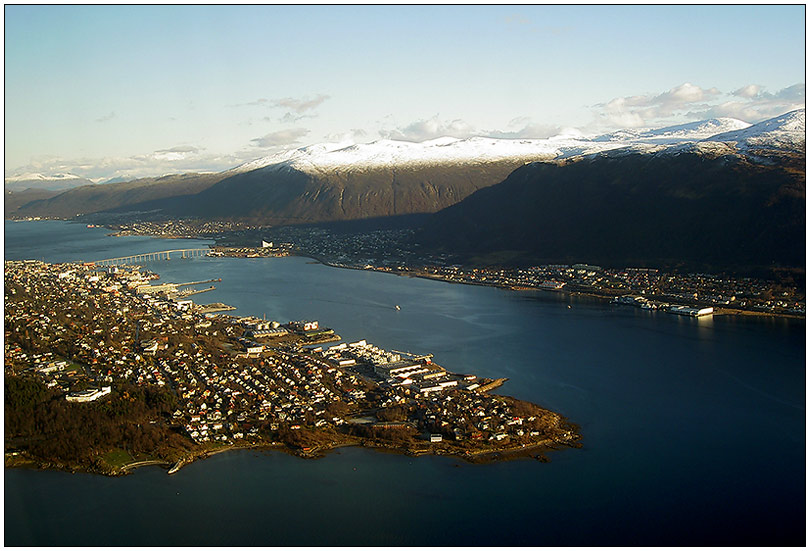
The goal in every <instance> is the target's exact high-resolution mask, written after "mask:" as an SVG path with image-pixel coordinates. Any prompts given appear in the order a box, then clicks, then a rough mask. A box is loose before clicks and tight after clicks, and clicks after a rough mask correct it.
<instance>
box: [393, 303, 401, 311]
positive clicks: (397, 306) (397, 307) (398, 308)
mask: <svg viewBox="0 0 810 551" xmlns="http://www.w3.org/2000/svg"><path fill="white" fill-rule="evenodd" d="M394 308H396V309H397V310H402V308H400V307H399V304H397V305H396V306H394Z"/></svg>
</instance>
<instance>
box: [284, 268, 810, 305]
mask: <svg viewBox="0 0 810 551" xmlns="http://www.w3.org/2000/svg"><path fill="white" fill-rule="evenodd" d="M290 256H298V257H300V258H311V259H312V260H314V261H316V262H317V263H319V264H322V265H324V266H329V267H330V268H339V269H346V270H359V271H364V272H376V273H381V274H390V275H395V276H400V277H414V278H419V279H427V280H431V281H443V282H445V283H451V284H455V285H473V286H478V287H493V288H495V289H503V290H504V291H511V292H515V293H537V292H544V293H554V294H558V295H562V296H564V297H569V296H583V297H590V298H596V299H600V300H603V301H607V302H610V301H611V300H613V299H614V298H616V297H617V296H622V295H605V294H599V293H588V292H585V291H567V290H565V289H558V290H554V289H541V288H539V287H538V288H533V287H519V288H516V287H515V286H513V285H499V284H496V283H484V282H477V281H455V280H452V279H446V278H444V277H439V276H431V275H427V274H420V273H413V272H404V271H394V270H391V271H387V270H369V269H366V268H361V267H359V266H346V265H343V264H333V263H330V262H328V261H325V260H322V259H320V258H317V257H315V256H310V255H290ZM625 294H629V293H625ZM712 307H713V308H714V309H715V310H714V313H713V315H714V316H758V317H770V318H785V319H797V320H804V319H806V317H805V316H800V315H798V314H787V313H783V312H761V311H758V310H742V309H739V308H724V307H722V306H716V307H715V306H712Z"/></svg>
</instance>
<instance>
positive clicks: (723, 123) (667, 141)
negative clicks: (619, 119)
mask: <svg viewBox="0 0 810 551" xmlns="http://www.w3.org/2000/svg"><path fill="white" fill-rule="evenodd" d="M749 126H751V125H750V124H749V123H747V122H744V121H741V120H738V119H732V118H728V117H722V118H718V119H709V120H705V121H697V122H689V123H686V124H678V125H675V126H667V127H665V128H655V129H649V128H646V129H633V128H631V129H624V130H617V131H616V132H612V133H610V134H603V135H601V136H597V137H596V138H594V141H600V142H602V141H619V142H637V141H640V142H645V143H655V144H660V145H672V144H676V143H679V142H687V141H695V140H702V139H705V138H710V137H711V136H714V135H716V134H720V133H721V132H732V131H735V130H742V129H744V128H748V127H749Z"/></svg>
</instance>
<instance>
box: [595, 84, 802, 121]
mask: <svg viewBox="0 0 810 551" xmlns="http://www.w3.org/2000/svg"><path fill="white" fill-rule="evenodd" d="M804 98H805V86H804V84H803V83H800V84H794V85H793V86H788V87H787V88H784V89H782V90H779V91H778V92H776V93H774V94H771V93H769V92H765V91H764V90H763V88H762V87H761V86H759V85H756V84H748V85H746V86H743V87H741V88H738V89H737V90H734V91H732V92H728V93H724V92H721V91H720V90H718V89H717V88H714V87H712V88H701V87H700V86H697V85H694V84H692V83H689V82H685V83H683V84H681V85H679V86H676V87H675V88H672V89H670V90H668V91H666V92H662V93H660V94H647V95H641V96H625V97H619V98H613V99H612V100H610V101H608V102H606V103H600V104H597V105H595V106H594V107H593V109H594V115H595V123H594V126H595V127H597V128H605V127H608V128H610V129H615V128H634V127H649V126H659V125H666V124H674V123H677V122H683V121H684V119H687V120H701V119H708V118H712V117H734V118H737V119H741V120H744V121H746V122H751V123H754V122H759V121H762V120H764V119H767V118H770V117H775V116H777V115H780V114H782V113H785V112H787V111H791V110H793V109H799V108H802V107H804Z"/></svg>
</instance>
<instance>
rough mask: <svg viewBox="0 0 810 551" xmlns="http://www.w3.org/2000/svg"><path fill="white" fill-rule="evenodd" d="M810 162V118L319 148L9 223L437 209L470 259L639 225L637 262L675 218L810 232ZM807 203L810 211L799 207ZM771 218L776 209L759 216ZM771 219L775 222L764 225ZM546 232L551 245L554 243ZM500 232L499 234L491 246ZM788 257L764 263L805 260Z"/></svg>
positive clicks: (94, 197)
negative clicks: (808, 195) (808, 162)
mask: <svg viewBox="0 0 810 551" xmlns="http://www.w3.org/2000/svg"><path fill="white" fill-rule="evenodd" d="M804 159H805V112H804V110H803V109H802V110H798V111H794V112H791V113H787V114H785V115H782V116H780V117H776V118H774V119H770V120H767V121H764V122H761V123H759V124H755V125H750V124H748V123H745V122H743V121H739V120H736V119H731V118H719V119H710V120H707V121H699V122H694V123H688V124H683V125H677V126H670V127H666V128H659V129H630V130H620V131H617V132H613V133H610V134H602V135H599V136H592V137H584V136H580V135H567V136H557V137H554V138H548V139H542V140H535V139H517V140H505V139H494V138H481V137H475V138H468V139H456V138H439V139H435V140H431V141H427V142H422V143H412V142H403V141H394V140H380V141H376V142H372V143H368V144H331V143H328V144H317V145H312V146H308V147H303V148H299V149H293V150H288V151H284V152H282V153H278V154H275V155H271V156H269V157H264V158H262V159H257V160H255V161H252V162H249V163H246V164H244V165H241V166H238V167H235V168H233V169H230V170H227V171H224V172H221V173H217V174H184V175H174V176H165V177H161V178H144V179H140V180H135V181H132V182H121V183H109V184H96V185H86V186H81V187H78V188H74V189H69V190H67V191H64V192H61V193H59V194H57V195H55V196H53V197H46V198H42V199H37V200H33V201H30V202H27V203H25V204H22V205H20V206H19V207H18V208H16V209H15V210H14V211H13V212H11V213H9V209H8V207H7V208H6V213H7V216H9V215H11V216H15V217H26V216H54V217H63V218H72V217H74V216H76V215H81V214H91V213H92V214H96V215H99V214H101V215H104V214H107V215H115V216H120V215H123V214H126V213H143V212H152V213H157V214H158V215H160V216H165V217H186V218H188V217H191V218H204V219H239V220H244V221H250V222H253V223H260V224H266V225H283V224H294V223H308V222H322V221H335V220H355V219H363V218H372V217H386V216H394V215H403V214H413V213H436V214H434V215H433V217H431V219H430V222H429V223H428V225H427V228H429V229H426V230H425V231H423V232H422V233H421V234H420V242H421V243H422V245H423V246H430V247H434V248H443V247H449V246H451V244H452V246H453V247H456V248H458V250H465V251H468V252H470V253H471V254H473V253H475V254H477V253H480V252H481V251H483V250H484V249H488V250H496V249H497V250H509V249H514V250H521V251H524V252H523V253H519V254H517V256H521V255H522V256H525V257H526V258H546V257H548V258H551V257H555V258H556V257H557V256H558V255H559V254H563V252H564V251H563V249H565V250H566V251H567V253H566V254H575V255H580V254H581V255H584V256H586V257H587V258H596V257H597V256H599V257H609V256H610V255H611V254H618V251H617V250H615V247H614V248H611V246H607V245H605V246H603V247H601V248H599V249H598V250H602V251H604V253H605V254H604V255H598V254H596V253H597V252H598V250H595V249H593V247H591V248H589V247H584V248H582V247H580V248H576V247H574V248H570V247H569V248H566V247H568V245H566V243H568V241H569V238H572V236H575V235H579V236H580V237H578V238H577V239H578V240H579V242H582V243H584V242H585V241H588V240H589V239H590V241H591V242H592V243H597V242H601V241H600V240H602V241H604V240H605V239H608V237H607V235H610V234H611V233H615V230H616V229H617V228H618V227H619V225H620V222H621V220H626V221H633V222H632V224H635V225H636V227H638V228H640V230H639V231H642V232H643V233H645V235H647V236H648V238H649V239H648V241H649V242H647V243H646V244H637V249H636V252H637V256H639V257H640V258H641V257H644V258H652V256H650V255H651V254H652V251H653V249H655V248H656V247H657V246H658V245H656V243H659V241H661V242H663V237H662V238H661V239H660V240H659V239H658V238H657V237H654V235H655V232H654V231H647V230H645V229H644V228H646V225H651V226H654V225H655V222H656V220H658V221H659V222H660V221H662V220H664V219H667V218H666V216H664V214H666V213H667V212H670V211H671V212H672V213H673V216H674V217H678V216H680V218H679V219H680V220H687V219H688V220H690V221H691V222H690V223H686V222H684V224H683V227H681V226H678V225H677V224H675V225H672V224H670V225H669V226H667V225H666V224H661V227H662V228H664V227H668V228H669V230H667V231H675V228H676V226H677V229H678V231H682V232H687V233H689V231H691V230H689V228H701V227H705V228H706V229H705V231H704V233H706V234H708V235H714V234H715V233H717V232H720V233H728V231H729V228H727V227H724V226H722V224H721V225H719V226H718V225H717V224H716V223H715V222H717V223H719V222H718V220H720V219H722V220H724V221H725V223H727V224H732V225H739V224H740V223H742V221H743V220H746V221H747V222H746V223H747V225H748V226H750V227H758V226H757V224H764V223H766V222H767V224H766V225H772V224H776V226H779V223H780V222H779V218H778V217H779V216H786V217H787V218H786V219H787V220H789V225H791V227H792V226H795V225H796V224H798V223H799V222H800V223H801V225H802V227H803V224H804V205H803V201H804V177H805V175H804ZM676 175H677V176H676ZM7 184H8V182H7ZM799 198H800V199H801V209H798V207H797V205H798V203H796V201H798V200H799ZM676 199H677V200H676ZM724 200H725V203H724V202H723V201H724ZM664 205H665V206H666V208H664ZM766 207H768V208H771V207H773V208H771V210H767V209H766V210H762V211H761V212H760V211H759V210H757V209H760V208H761V209H765V208H766ZM661 209H664V211H663V212H662V211H661ZM712 209H715V210H712ZM735 209H742V210H741V211H739V212H737V211H736V210H735ZM743 211H744V212H743ZM766 212H767V213H769V214H768V216H765V215H764V213H766ZM517 213H521V214H520V215H518V214H517ZM564 213H567V214H564ZM584 213H587V216H585V214H584ZM610 213H612V214H610ZM631 213H635V215H633V216H631ZM639 213H647V214H645V215H641V214H639ZM712 213H715V214H712ZM720 214H722V216H720ZM760 214H762V215H763V216H764V218H763V219H762V220H757V216H758V215H760ZM583 216H585V217H584V218H583ZM611 216H615V217H616V218H617V223H616V224H609V225H605V224H603V225H599V224H591V227H592V228H593V231H592V232H591V233H594V232H597V230H596V228H599V230H598V232H607V233H600V235H592V236H591V237H588V235H586V233H587V232H585V233H583V231H584V230H577V229H576V228H575V227H573V226H572V224H574V222H573V221H577V223H576V225H577V226H583V225H584V227H587V226H588V223H587V221H588V220H603V219H604V220H605V221H607V220H609V219H610V218H611ZM662 216H663V218H662ZM735 216H737V217H738V218H736V219H735V218H734V217H735ZM746 217H747V218H746ZM774 217H775V218H774ZM566 220H568V221H569V222H566ZM551 221H553V224H552V222H551ZM541 222H542V223H541ZM782 225H783V226H784V225H785V224H782ZM608 227H610V228H612V229H613V230H612V231H608ZM768 227H770V226H768ZM779 227H781V226H779ZM454 228H460V229H459V230H458V231H456V230H454ZM627 232H630V233H632V231H631V230H629V229H628V230H627ZM696 232H697V233H699V232H698V230H697V229H695V230H694V232H692V233H696ZM462 233H463V234H464V236H466V237H464V236H462V235H460V234H462ZM777 233H778V232H777ZM538 234H542V235H543V236H544V237H543V238H542V239H540V238H539V236H538ZM486 235H489V236H490V237H491V238H490V239H482V238H481V236H486ZM619 235H620V236H621V237H620V239H621V240H622V241H623V242H625V243H627V244H628V247H630V243H631V242H632V240H630V239H629V238H628V235H629V234H626V232H625V231H624V230H623V231H622V232H619V234H617V239H619V237H618V236H619ZM779 235H780V236H782V237H783V238H784V236H788V235H790V236H792V235H793V234H792V233H790V232H788V233H785V234H779ZM492 236H496V237H497V236H502V239H501V242H497V243H496V242H495V241H493V240H492V239H495V237H492ZM743 238H744V239H747V240H750V242H751V243H758V244H759V245H756V246H754V245H751V246H750V247H748V248H749V249H750V254H748V253H746V254H747V257H748V258H749V260H750V261H752V262H754V261H755V260H756V258H759V257H758V256H757V255H759V254H760V252H762V253H764V252H765V251H766V249H768V246H766V243H767V239H765V238H764V237H762V236H759V237H757V236H754V235H753V234H744V232H742V233H740V239H743ZM496 240H497V239H496ZM693 241H694V239H693ZM708 241H712V239H709V240H708ZM506 242H509V244H508V246H507V243H506ZM471 243H478V244H479V245H480V246H479V247H478V248H479V249H481V250H479V251H476V250H475V249H476V247H472V246H471ZM517 243H523V244H524V245H521V246H516V244H517ZM683 243H684V246H683V247H682V248H681V249H678V248H673V249H671V250H670V249H666V248H665V249H660V252H658V253H655V255H653V256H656V255H657V256H656V258H658V259H664V258H669V257H670V256H671V257H672V258H675V257H679V256H683V255H685V254H686V255H687V256H688V254H687V253H688V252H689V251H690V250H694V252H695V254H694V255H692V256H695V257H700V256H701V255H706V254H709V253H708V252H706V251H702V252H701V249H700V247H698V248H694V249H692V248H690V247H691V245H690V246H687V245H686V243H692V241H689V240H688V239H687V240H685V241H683ZM695 243H697V241H695ZM734 243H736V242H735V241H734V240H726V241H724V240H722V239H720V240H718V241H717V242H716V244H715V245H713V246H714V247H715V248H717V247H728V246H736V245H734ZM553 244H556V245H554V246H552V245H553ZM614 244H615V243H614ZM698 244H699V243H698ZM569 245H573V244H572V243H569ZM482 247H483V248H482ZM504 247H506V248H504ZM757 247H758V248H757ZM794 248H795V247H794ZM770 250H771V251H778V250H782V249H780V248H779V247H775V248H771V249H770ZM757 251H759V252H757ZM551 252H553V253H554V254H551ZM631 252H632V251H629V250H628V254H629V253H631ZM783 252H784V254H781V253H780V254H779V255H776V256H774V257H773V258H772V259H771V260H762V262H775V261H786V262H787V261H790V262H797V261H798V260H799V257H798V256H796V255H791V254H788V253H787V252H785V251H783ZM625 256H627V255H625ZM710 256H711V255H710ZM766 256H767V255H766ZM627 258H632V254H630V256H628V257H627ZM712 258H719V256H718V255H717V254H714V256H712ZM762 258H763V259H764V258H765V257H762ZM802 258H803V247H802ZM756 262H760V260H756Z"/></svg>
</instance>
